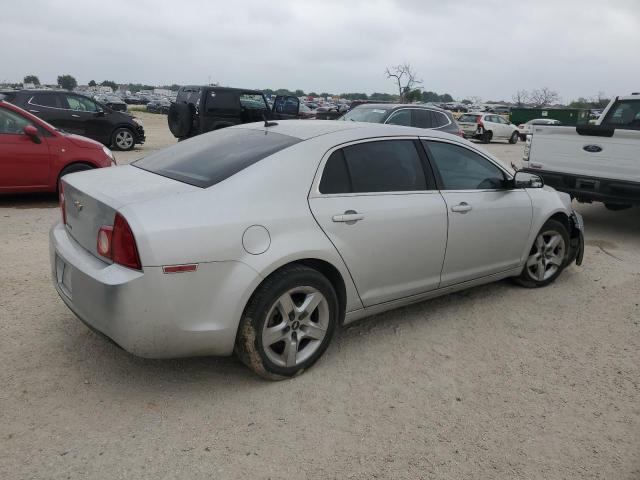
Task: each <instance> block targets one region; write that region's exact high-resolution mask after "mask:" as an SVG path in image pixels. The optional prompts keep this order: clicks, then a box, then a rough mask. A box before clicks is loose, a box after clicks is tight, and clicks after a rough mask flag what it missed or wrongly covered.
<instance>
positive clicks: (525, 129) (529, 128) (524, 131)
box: [518, 118, 562, 142]
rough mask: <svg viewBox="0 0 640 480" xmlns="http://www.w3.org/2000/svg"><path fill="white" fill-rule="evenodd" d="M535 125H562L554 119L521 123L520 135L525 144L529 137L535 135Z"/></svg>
mask: <svg viewBox="0 0 640 480" xmlns="http://www.w3.org/2000/svg"><path fill="white" fill-rule="evenodd" d="M534 125H549V126H556V127H559V126H560V125H562V122H561V121H560V120H554V119H553V118H534V119H533V120H529V121H528V122H526V123H521V124H520V125H518V133H519V135H520V140H522V141H523V142H524V141H525V140H526V139H527V135H531V134H532V133H533V126H534Z"/></svg>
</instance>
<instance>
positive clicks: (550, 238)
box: [515, 220, 569, 288]
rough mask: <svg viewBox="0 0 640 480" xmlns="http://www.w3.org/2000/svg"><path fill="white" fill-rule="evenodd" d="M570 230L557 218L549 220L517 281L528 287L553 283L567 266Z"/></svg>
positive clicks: (534, 243) (532, 247) (534, 244)
mask: <svg viewBox="0 0 640 480" xmlns="http://www.w3.org/2000/svg"><path fill="white" fill-rule="evenodd" d="M568 258H569V232H567V228H566V227H565V226H564V225H563V224H562V223H560V222H558V221H556V220H547V222H546V223H545V224H544V225H543V226H542V228H541V229H540V232H539V233H538V235H537V236H536V239H535V240H534V242H533V245H532V246H531V251H530V252H529V257H527V261H526V263H525V265H524V268H523V269H522V273H521V274H520V276H519V277H517V278H515V281H516V282H517V283H518V284H520V285H522V286H523V287H527V288H537V287H544V286H545V285H549V284H550V283H552V282H553V281H554V280H555V279H556V278H558V276H559V275H560V273H562V270H564V268H565V267H566V266H567V259H568Z"/></svg>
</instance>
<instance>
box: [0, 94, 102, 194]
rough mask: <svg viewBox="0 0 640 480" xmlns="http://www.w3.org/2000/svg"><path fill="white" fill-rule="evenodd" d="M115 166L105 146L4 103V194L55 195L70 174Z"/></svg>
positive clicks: (0, 169) (0, 140) (0, 174)
mask: <svg viewBox="0 0 640 480" xmlns="http://www.w3.org/2000/svg"><path fill="white" fill-rule="evenodd" d="M112 165H115V159H114V156H113V154H112V153H111V151H110V150H109V149H108V148H107V147H105V146H103V145H102V144H101V143H98V142H96V141H94V140H91V139H89V138H86V137H81V136H78V135H73V134H69V133H66V132H64V131H61V130H59V129H57V128H56V127H54V126H53V125H51V124H49V123H47V122H45V121H43V120H41V119H40V118H38V117H36V116H35V115H34V114H32V113H29V112H27V111H26V110H23V109H22V108H20V107H17V106H15V105H12V104H11V103H9V102H6V101H4V100H0V193H23V192H55V191H56V190H57V189H58V185H59V183H60V179H61V178H62V177H63V176H64V175H66V174H68V173H73V172H80V171H83V170H90V169H92V168H101V167H109V166H112Z"/></svg>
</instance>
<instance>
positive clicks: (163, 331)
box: [49, 224, 260, 358]
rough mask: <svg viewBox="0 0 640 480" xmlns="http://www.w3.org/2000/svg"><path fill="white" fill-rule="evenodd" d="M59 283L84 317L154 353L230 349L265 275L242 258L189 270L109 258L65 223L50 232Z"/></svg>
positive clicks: (122, 341)
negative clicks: (123, 262) (249, 301)
mask: <svg viewBox="0 0 640 480" xmlns="http://www.w3.org/2000/svg"><path fill="white" fill-rule="evenodd" d="M49 240H50V260H51V272H52V277H53V284H54V286H55V288H56V291H57V292H58V294H59V295H60V298H61V299H62V300H63V301H64V302H65V304H66V305H67V306H68V307H69V308H70V309H71V311H73V312H74V313H75V314H76V316H77V317H78V318H79V319H80V320H82V321H83V322H84V323H85V324H87V325H88V326H89V327H90V328H91V329H93V330H96V331H98V332H100V333H102V334H104V335H106V336H107V337H109V338H110V339H112V340H113V341H114V342H115V343H116V344H118V345H119V346H120V347H122V348H123V349H124V350H126V351H128V352H130V353H132V354H134V355H137V356H140V357H146V358H176V357H188V356H200V355H230V354H231V353H232V352H233V347H234V344H235V337H236V332H237V328H238V323H239V321H240V316H241V314H242V310H243V309H244V305H245V304H246V300H247V298H248V294H247V293H246V292H249V294H250V292H251V291H253V288H254V286H255V285H257V284H258V283H259V280H260V278H259V276H258V274H257V273H256V272H255V271H254V270H252V269H251V268H250V267H248V266H247V265H245V264H243V263H241V262H233V261H229V262H211V263H202V264H200V265H199V267H198V270H197V271H196V272H193V273H186V274H169V275H167V274H163V272H162V268H161V267H144V269H143V271H142V272H140V271H137V270H132V269H129V268H126V267H122V266H120V265H116V264H113V265H109V264H107V263H105V262H102V261H101V260H99V259H98V258H96V257H94V256H93V255H92V254H90V253H89V252H88V251H87V250H85V249H84V248H82V247H81V246H80V245H79V244H78V243H77V242H76V241H75V240H74V239H73V238H71V236H70V235H69V234H68V233H67V230H66V229H65V228H64V226H63V225H61V224H58V225H55V226H54V227H53V228H52V229H51V232H50V238H49Z"/></svg>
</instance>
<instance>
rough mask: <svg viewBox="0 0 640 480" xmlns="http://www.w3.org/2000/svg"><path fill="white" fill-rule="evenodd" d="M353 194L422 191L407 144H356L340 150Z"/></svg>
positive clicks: (417, 164) (414, 152)
mask: <svg viewBox="0 0 640 480" xmlns="http://www.w3.org/2000/svg"><path fill="white" fill-rule="evenodd" d="M343 152H344V157H345V160H346V163H347V168H348V169H349V173H350V175H351V182H352V184H353V192H357V193H364V192H402V191H413V190H426V188H427V185H426V180H425V175H424V170H423V169H422V163H421V161H420V157H419V156H418V152H417V150H416V147H415V145H414V143H413V141H411V140H388V141H378V142H368V143H359V144H357V145H351V146H349V147H345V148H344V149H343Z"/></svg>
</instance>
